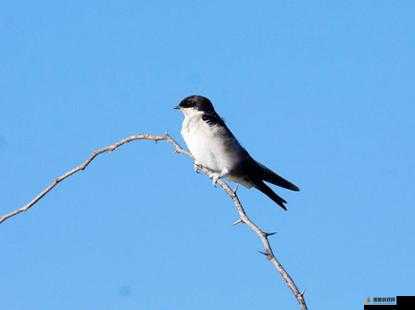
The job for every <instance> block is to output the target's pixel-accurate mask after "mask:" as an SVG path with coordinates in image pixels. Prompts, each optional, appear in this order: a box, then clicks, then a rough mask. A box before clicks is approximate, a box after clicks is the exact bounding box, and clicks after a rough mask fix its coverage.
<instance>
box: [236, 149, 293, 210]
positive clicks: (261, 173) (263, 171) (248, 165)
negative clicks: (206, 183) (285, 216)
mask: <svg viewBox="0 0 415 310" xmlns="http://www.w3.org/2000/svg"><path fill="white" fill-rule="evenodd" d="M247 156H248V157H247V158H246V159H245V160H243V161H242V162H241V163H240V164H239V166H238V167H237V168H236V169H235V170H234V171H233V173H235V174H236V175H240V176H247V177H248V178H249V182H251V184H252V185H253V186H254V187H255V188H256V189H258V190H259V191H261V192H262V193H264V194H265V195H267V196H268V197H269V198H270V199H272V200H273V201H274V202H275V203H276V204H277V205H279V206H280V207H281V208H283V209H284V210H287V208H286V206H285V203H286V201H285V200H284V199H283V198H281V197H280V196H278V195H277V194H276V193H275V192H274V191H273V190H272V189H271V188H270V187H269V186H268V185H266V184H265V183H264V181H266V182H270V183H272V184H275V185H278V186H281V187H283V188H286V189H290V190H293V191H298V190H299V188H298V187H297V186H296V185H294V184H293V183H291V182H290V181H287V180H286V179H284V178H282V177H281V176H279V175H278V174H276V173H274V172H273V171H271V170H270V169H268V168H267V167H265V166H264V165H262V164H260V163H258V162H256V161H255V160H254V159H253V158H252V157H251V156H249V155H248V154H247Z"/></svg>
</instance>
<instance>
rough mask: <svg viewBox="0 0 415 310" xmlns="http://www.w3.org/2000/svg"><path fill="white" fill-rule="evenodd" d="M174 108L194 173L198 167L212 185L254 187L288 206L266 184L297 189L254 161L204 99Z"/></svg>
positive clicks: (194, 98)
mask: <svg viewBox="0 0 415 310" xmlns="http://www.w3.org/2000/svg"><path fill="white" fill-rule="evenodd" d="M174 108H175V109H178V110H180V111H181V112H182V113H183V115H184V119H183V123H182V128H181V135H182V137H183V139H184V141H185V143H186V146H187V148H188V150H189V152H190V153H191V155H192V157H193V159H194V164H195V168H196V169H197V167H200V166H202V167H205V168H207V169H209V170H210V171H211V173H212V175H211V177H212V182H213V184H214V185H216V183H217V181H218V180H219V179H220V178H223V177H225V178H228V179H229V180H231V181H233V182H235V183H238V184H241V185H243V186H244V187H246V188H252V187H254V188H256V189H257V190H259V191H261V192H262V193H263V194H265V195H266V196H268V198H270V199H271V200H273V201H274V202H275V203H276V204H277V205H278V206H280V207H281V208H282V209H284V210H287V207H286V205H285V204H286V203H287V202H286V201H285V200H284V199H283V198H282V197H280V196H279V195H278V194H276V193H275V192H274V191H273V190H272V189H271V188H270V187H269V186H268V185H267V184H266V183H265V182H268V183H272V184H274V185H277V186H280V187H282V188H285V189H288V190H292V191H299V190H300V189H299V188H298V186H296V185H295V184H293V183H291V182H290V181H288V180H286V179H284V178H283V177H281V176H280V175H278V174H277V173H275V172H274V171H272V170H271V169H269V168H267V167H266V166H265V165H263V164H261V163H259V162H257V161H256V160H255V159H253V158H252V156H251V155H250V154H249V153H248V151H247V150H246V149H245V148H244V147H242V146H241V144H240V143H239V141H238V140H237V139H236V137H235V136H234V134H233V133H232V132H231V130H230V129H229V128H228V126H227V125H226V124H225V121H224V120H223V118H221V117H220V116H219V114H218V113H217V112H216V111H215V108H214V107H213V104H212V102H211V101H210V100H209V99H208V98H207V97H204V96H200V95H192V96H188V97H186V98H184V99H183V100H181V101H180V103H179V104H178V105H177V106H176V107H174Z"/></svg>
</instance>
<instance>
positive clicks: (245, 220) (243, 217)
mask: <svg viewBox="0 0 415 310" xmlns="http://www.w3.org/2000/svg"><path fill="white" fill-rule="evenodd" d="M137 140H147V141H155V142H158V141H166V142H168V143H170V144H171V145H172V146H173V147H174V151H175V152H176V153H178V154H183V155H187V156H189V157H190V158H192V159H193V157H192V155H191V154H190V153H189V152H188V151H186V150H185V149H183V148H182V147H181V146H180V144H178V143H177V142H176V140H175V139H173V137H171V136H170V135H169V134H167V133H166V134H163V135H150V134H137V135H131V136H129V137H127V138H125V139H122V140H120V141H118V142H116V143H113V144H110V145H108V146H106V147H103V148H99V149H97V150H95V151H93V152H92V154H91V155H90V156H89V158H88V159H86V160H85V161H84V162H82V163H81V164H79V165H77V166H75V167H74V168H72V169H71V170H69V171H67V172H65V173H64V174H63V175H61V176H59V177H57V178H55V179H54V180H53V181H52V182H51V183H50V184H49V185H48V186H47V187H46V188H45V189H43V190H42V191H41V192H40V193H39V194H37V196H35V197H34V198H33V199H32V200H31V201H30V202H28V203H27V204H25V205H24V206H23V207H21V208H19V209H16V210H13V211H11V212H9V213H7V214H5V215H2V216H0V223H3V222H4V221H6V220H8V219H10V218H12V217H14V216H16V215H18V214H19V213H23V212H25V211H27V210H29V209H30V208H32V207H33V206H34V205H35V204H36V203H37V202H38V201H39V200H40V199H42V198H43V197H44V196H45V195H47V194H48V193H49V192H50V191H51V190H52V189H54V188H55V187H56V186H57V185H58V184H59V183H60V182H62V181H63V180H65V179H67V178H69V177H70V176H72V175H74V174H76V173H78V172H80V171H83V170H85V169H86V168H87V167H88V166H89V164H90V163H91V162H92V161H93V160H94V159H95V158H96V157H98V156H99V155H101V154H103V153H109V152H112V151H114V150H116V149H118V148H119V147H120V146H122V145H124V144H128V143H130V142H133V141H137ZM198 169H199V170H201V171H202V172H203V173H204V174H206V175H207V176H208V177H210V178H212V171H210V170H209V169H207V168H206V167H198ZM216 184H217V185H219V187H220V188H222V189H223V191H224V192H225V193H226V194H227V195H228V196H229V198H230V199H231V200H232V201H233V203H234V205H235V208H236V210H237V212H238V214H239V220H237V221H236V222H235V223H234V224H246V225H247V226H248V227H249V228H250V229H251V230H252V231H253V232H254V233H255V234H256V235H257V236H258V238H259V239H260V240H261V242H262V245H263V247H264V251H263V252H260V253H262V254H263V255H265V256H266V258H267V259H268V260H269V261H270V262H271V264H272V265H273V266H274V267H275V269H276V270H277V271H278V273H279V274H280V275H281V277H282V279H283V280H284V282H285V283H286V284H287V286H288V287H289V289H290V290H291V292H292V293H293V295H294V297H295V298H296V299H297V301H298V303H299V304H300V306H301V309H302V310H307V305H306V302H305V299H304V292H300V290H299V289H298V287H297V285H296V284H295V282H294V280H293V279H292V278H291V276H290V275H289V274H288V272H287V271H286V270H285V268H284V267H283V266H282V264H281V263H280V262H279V261H278V260H277V258H276V257H275V255H274V252H273V250H272V248H271V244H270V242H269V240H268V237H269V236H271V235H273V234H274V233H268V232H265V231H263V230H262V229H261V228H260V227H259V226H258V225H256V224H255V223H254V222H253V221H252V220H251V219H250V218H249V217H248V215H247V214H246V212H245V209H244V207H243V206H242V203H241V201H240V200H239V197H238V195H237V194H236V191H234V190H233V189H232V188H231V187H230V186H229V185H228V184H227V183H226V182H225V181H223V180H222V179H219V180H218V181H217V183H216Z"/></svg>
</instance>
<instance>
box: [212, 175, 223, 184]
mask: <svg viewBox="0 0 415 310" xmlns="http://www.w3.org/2000/svg"><path fill="white" fill-rule="evenodd" d="M220 178H221V175H220V174H215V175H213V176H212V184H213V186H214V187H216V183H218V181H219V179H220Z"/></svg>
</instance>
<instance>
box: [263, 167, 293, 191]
mask: <svg viewBox="0 0 415 310" xmlns="http://www.w3.org/2000/svg"><path fill="white" fill-rule="evenodd" d="M256 164H257V165H258V166H259V167H260V168H262V179H263V180H264V181H267V182H270V183H272V184H274V185H278V186H280V187H283V188H286V189H289V190H292V191H295V192H298V191H299V190H300V189H299V188H298V186H297V185H295V184H293V183H291V182H290V181H288V180H286V179H284V178H283V177H282V176H279V175H278V174H276V173H275V172H274V171H272V170H271V169H268V168H267V167H265V166H264V165H262V164H260V163H258V162H256Z"/></svg>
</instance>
